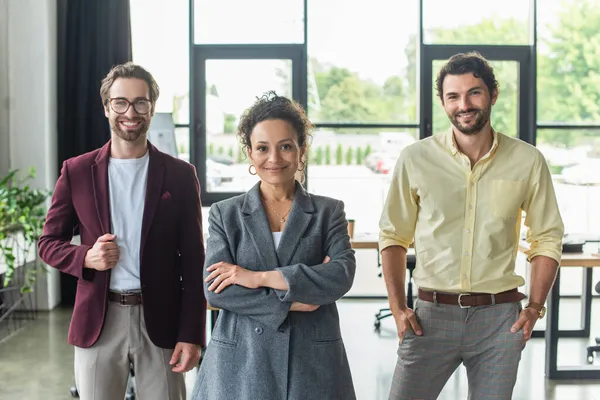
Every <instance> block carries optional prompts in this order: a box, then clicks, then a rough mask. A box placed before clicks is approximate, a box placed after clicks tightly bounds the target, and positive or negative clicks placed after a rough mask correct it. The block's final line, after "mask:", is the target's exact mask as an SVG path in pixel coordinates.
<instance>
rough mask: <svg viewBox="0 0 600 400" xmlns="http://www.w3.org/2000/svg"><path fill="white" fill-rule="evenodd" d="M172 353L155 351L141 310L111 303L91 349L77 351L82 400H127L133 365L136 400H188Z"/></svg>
mask: <svg viewBox="0 0 600 400" xmlns="http://www.w3.org/2000/svg"><path fill="white" fill-rule="evenodd" d="M172 355H173V349H161V348H160V347H156V346H155V345H154V344H153V343H152V341H151V340H150V338H149V337H148V332H147V331H146V324H145V321H144V314H143V309H142V306H122V305H120V304H118V303H112V302H111V303H109V304H108V310H107V314H106V320H105V321H104V328H103V329H102V333H101V334H100V338H99V339H98V341H97V342H96V343H95V344H94V345H93V346H92V347H90V348H86V349H84V348H80V347H75V382H76V385H77V389H78V391H79V397H80V398H81V400H120V399H124V398H125V389H126V386H127V378H128V376H129V364H130V363H133V369H134V371H135V386H136V394H137V398H139V399H142V400H185V381H184V378H183V374H179V373H175V372H173V371H171V368H172V367H171V366H170V365H169V360H170V359H171V356H172Z"/></svg>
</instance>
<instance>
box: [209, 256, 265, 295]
mask: <svg viewBox="0 0 600 400" xmlns="http://www.w3.org/2000/svg"><path fill="white" fill-rule="evenodd" d="M206 270H207V271H208V272H210V275H208V276H207V277H206V279H205V280H204V282H207V283H208V282H210V281H212V280H213V279H214V281H213V283H211V285H210V286H209V287H208V290H210V291H214V292H215V293H220V292H221V291H222V290H223V289H225V288H226V287H227V286H229V285H240V286H243V287H246V288H248V289H257V288H259V287H260V273H259V272H254V271H250V270H247V269H246V268H242V267H240V266H239V265H233V264H229V263H227V262H223V261H221V262H218V263H216V264H213V265H211V266H210V267H208V268H207V269H206Z"/></svg>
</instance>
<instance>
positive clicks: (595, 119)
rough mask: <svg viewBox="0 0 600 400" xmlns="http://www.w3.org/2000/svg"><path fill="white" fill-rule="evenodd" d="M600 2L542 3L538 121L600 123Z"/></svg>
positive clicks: (539, 16) (595, 0) (539, 32)
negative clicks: (599, 28)
mask: <svg viewBox="0 0 600 400" xmlns="http://www.w3.org/2000/svg"><path fill="white" fill-rule="evenodd" d="M599 24H600V0H571V1H563V0H560V1H558V0H544V1H543V5H542V2H538V47H537V49H538V50H537V83H538V96H537V102H538V106H537V110H538V114H537V119H538V122H545V123H552V122H566V123H588V124H590V123H592V124H593V123H600V91H598V87H599V86H600V75H598V71H600V57H598V50H597V49H598V48H599V46H600V31H599V30H598V26H599Z"/></svg>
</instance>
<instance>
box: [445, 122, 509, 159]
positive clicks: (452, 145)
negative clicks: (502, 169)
mask: <svg viewBox="0 0 600 400" xmlns="http://www.w3.org/2000/svg"><path fill="white" fill-rule="evenodd" d="M492 135H493V136H494V139H493V141H492V148H491V149H490V151H489V153H488V154H489V155H490V157H491V156H493V155H494V154H495V153H496V150H497V148H498V141H499V138H498V132H496V131H495V130H494V129H492ZM444 144H445V145H446V148H447V149H448V150H449V151H450V153H452V155H453V156H454V155H456V153H458V146H457V145H456V139H455V138H454V133H453V132H452V128H450V129H448V130H447V131H446V132H445V133H444Z"/></svg>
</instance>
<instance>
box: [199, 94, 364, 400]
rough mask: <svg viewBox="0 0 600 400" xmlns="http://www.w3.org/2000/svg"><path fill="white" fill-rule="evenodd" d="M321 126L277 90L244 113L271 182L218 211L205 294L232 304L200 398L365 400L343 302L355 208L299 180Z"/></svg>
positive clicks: (247, 133) (254, 164)
mask: <svg viewBox="0 0 600 400" xmlns="http://www.w3.org/2000/svg"><path fill="white" fill-rule="evenodd" d="M311 128H312V125H311V123H310V121H309V120H308V118H307V117H306V114H305V113H304V110H303V109H302V107H301V106H300V105H299V104H298V103H296V102H295V101H292V100H289V99H287V98H285V97H281V96H277V95H276V94H275V93H273V92H269V93H267V94H266V95H264V96H263V97H261V98H259V99H258V100H257V101H256V103H255V104H254V105H253V106H252V107H251V108H250V109H248V110H247V111H246V112H245V114H244V115H243V117H242V119H241V121H240V124H239V128H238V136H239V138H240V142H241V144H242V146H243V148H244V149H245V150H246V151H247V154H248V156H249V158H250V166H249V169H248V170H249V173H250V174H253V175H254V174H256V175H258V177H259V178H260V181H259V182H258V183H257V184H256V185H255V186H254V187H253V188H252V189H250V190H249V191H248V192H247V193H245V194H243V195H240V196H237V197H233V198H230V199H227V200H224V201H221V202H218V203H215V204H213V206H212V207H211V209H210V213H209V228H208V231H209V238H208V242H207V252H206V263H205V271H204V276H205V289H204V292H205V294H206V298H207V301H208V303H209V304H210V305H211V306H213V307H217V308H219V309H220V310H221V311H220V313H219V318H218V321H217V324H216V326H215V328H214V330H213V333H212V338H211V341H210V343H209V345H208V348H207V350H206V353H205V355H204V358H203V361H202V365H201V366H200V371H199V373H198V378H197V382H196V385H195V387H194V391H193V393H192V399H193V400H286V399H287V400H326V399H327V400H328V399H331V400H338V399H339V400H352V399H355V398H356V397H355V394H354V386H353V383H352V377H351V374H350V367H349V365H348V360H347V357H346V350H345V348H344V343H343V341H342V337H341V332H340V324H339V316H338V311H337V307H336V304H335V302H336V300H338V299H340V298H341V297H342V296H343V295H344V294H345V293H346V292H348V290H350V288H351V286H352V282H353V280H354V272H355V268H356V261H355V258H354V251H353V250H352V248H351V245H350V237H349V236H348V227H347V220H346V216H345V213H344V204H343V203H342V202H341V201H339V200H335V199H332V198H328V197H323V196H316V195H312V194H309V193H308V192H306V190H305V189H304V188H303V186H302V184H301V183H300V182H299V181H298V180H297V179H296V176H297V174H298V173H299V172H300V173H302V172H303V171H304V169H305V168H306V164H305V161H304V160H305V159H306V151H307V147H308V139H309V138H310V129H311Z"/></svg>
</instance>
